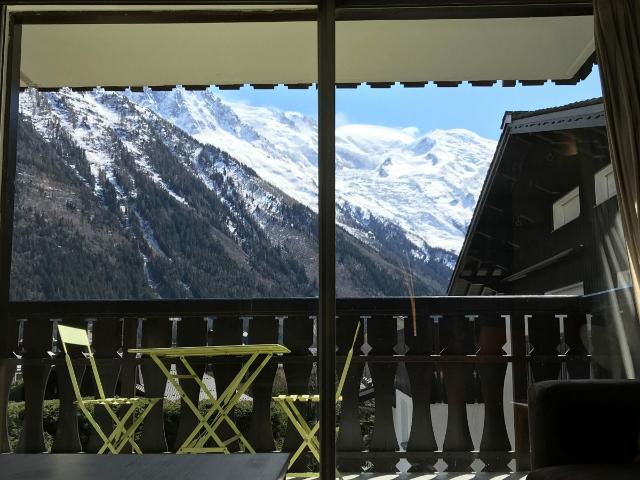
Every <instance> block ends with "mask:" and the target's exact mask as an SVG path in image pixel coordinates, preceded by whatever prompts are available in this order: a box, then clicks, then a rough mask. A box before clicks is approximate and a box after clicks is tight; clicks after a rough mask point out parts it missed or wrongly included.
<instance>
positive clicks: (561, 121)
mask: <svg viewBox="0 0 640 480" xmlns="http://www.w3.org/2000/svg"><path fill="white" fill-rule="evenodd" d="M590 127H605V113H604V104H603V99H602V97H600V98H592V99H588V100H583V101H580V102H574V103H569V104H566V105H561V106H557V107H550V108H543V109H540V110H534V111H507V112H506V113H505V115H504V119H503V124H502V134H501V136H500V140H499V141H498V146H497V148H496V151H495V154H494V157H493V160H492V161H491V165H490V166H489V170H488V172H487V177H486V178H485V181H484V185H483V187H482V191H481V193H480V196H479V198H478V203H477V205H476V208H475V210H474V213H473V217H472V219H471V223H470V225H469V229H468V230H467V234H466V236H465V239H464V243H463V246H462V249H461V250H460V255H459V256H458V260H457V262H456V266H455V268H454V272H453V275H452V276H451V279H450V281H449V286H448V294H449V295H457V294H459V292H458V288H459V285H458V281H459V277H460V275H461V273H462V271H463V270H464V268H465V264H466V261H467V255H468V252H469V248H470V245H471V243H472V241H473V239H474V236H475V235H476V229H477V226H478V223H479V221H480V218H481V217H482V215H483V213H484V211H485V206H486V200H487V198H488V196H489V194H490V193H491V191H492V189H493V188H495V177H496V175H497V174H498V171H499V168H500V166H501V164H502V163H503V161H505V158H506V157H508V155H509V154H510V153H511V152H510V142H509V140H510V138H511V137H512V136H515V135H521V134H526V133H529V134H539V135H541V134H544V133H553V132H560V131H563V130H573V129H578V128H590ZM538 140H540V141H541V137H538ZM565 253H567V254H570V253H573V252H565ZM511 273H513V272H511ZM481 293H482V292H477V294H481Z"/></svg>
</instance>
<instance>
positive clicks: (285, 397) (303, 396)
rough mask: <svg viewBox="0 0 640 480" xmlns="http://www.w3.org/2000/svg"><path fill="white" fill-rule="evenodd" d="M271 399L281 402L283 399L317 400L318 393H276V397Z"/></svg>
mask: <svg viewBox="0 0 640 480" xmlns="http://www.w3.org/2000/svg"><path fill="white" fill-rule="evenodd" d="M273 399H274V400H276V401H277V400H279V401H281V402H282V401H285V400H289V401H291V402H319V401H320V395H278V396H277V397H273Z"/></svg>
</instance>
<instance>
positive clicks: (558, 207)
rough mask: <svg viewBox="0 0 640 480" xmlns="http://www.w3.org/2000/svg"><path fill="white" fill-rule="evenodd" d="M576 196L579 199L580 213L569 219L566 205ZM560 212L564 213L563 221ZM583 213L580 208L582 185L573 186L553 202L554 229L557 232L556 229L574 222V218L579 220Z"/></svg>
mask: <svg viewBox="0 0 640 480" xmlns="http://www.w3.org/2000/svg"><path fill="white" fill-rule="evenodd" d="M575 198H577V200H578V214H577V215H576V216H575V217H572V218H570V219H569V220H567V219H566V215H565V210H564V207H565V205H567V204H568V203H569V202H571V201H572V200H574V199H575ZM560 214H562V220H561V221H560V220H558V218H559V215H560ZM581 214H582V212H581V209H580V186H579V185H578V186H576V187H575V188H572V189H571V190H569V191H568V192H567V193H565V194H564V195H563V196H562V197H560V198H559V199H557V200H556V201H555V202H553V206H552V216H553V229H552V231H553V232H555V231H556V230H559V229H560V228H562V227H564V226H565V225H568V224H569V223H571V222H573V221H574V220H577V219H578V218H580V215H581Z"/></svg>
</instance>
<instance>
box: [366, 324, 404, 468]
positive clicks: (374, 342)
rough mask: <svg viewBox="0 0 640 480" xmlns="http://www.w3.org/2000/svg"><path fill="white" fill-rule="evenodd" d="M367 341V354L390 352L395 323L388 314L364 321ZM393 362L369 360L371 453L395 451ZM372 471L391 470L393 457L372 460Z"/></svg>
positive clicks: (393, 343) (394, 369)
mask: <svg viewBox="0 0 640 480" xmlns="http://www.w3.org/2000/svg"><path fill="white" fill-rule="evenodd" d="M367 324H368V326H367V340H368V343H369V345H371V347H372V350H371V352H370V355H394V354H395V352H394V350H393V347H394V346H395V345H396V343H397V339H398V336H397V322H396V319H395V318H393V317H391V316H381V315H377V316H372V317H371V318H370V319H369V320H368V322H367ZM396 368H397V364H396V363H395V362H370V363H369V370H370V371H371V379H372V381H373V388H374V398H375V412H376V414H375V421H374V424H373V433H372V435H371V444H370V447H369V450H370V451H372V452H397V451H398V440H397V438H396V433H395V428H394V425H393V405H394V402H395V377H396ZM372 461H373V467H372V471H374V472H395V471H396V464H397V463H398V460H397V459H375V458H374V459H373V460H372Z"/></svg>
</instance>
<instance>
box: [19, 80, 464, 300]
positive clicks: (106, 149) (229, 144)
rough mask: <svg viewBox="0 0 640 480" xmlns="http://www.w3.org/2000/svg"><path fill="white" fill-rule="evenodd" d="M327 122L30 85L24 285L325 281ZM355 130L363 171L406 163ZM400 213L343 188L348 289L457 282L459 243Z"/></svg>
mask: <svg viewBox="0 0 640 480" xmlns="http://www.w3.org/2000/svg"><path fill="white" fill-rule="evenodd" d="M132 100H134V101H132ZM160 112H163V114H162V115H160V114H159V113H160ZM267 113H268V115H267ZM251 119H252V120H251ZM250 120H251V121H250ZM354 128H355V127H354ZM278 129H279V130H278ZM314 129H315V122H314V121H313V120H310V119H308V118H305V117H303V116H302V115H299V114H295V113H289V112H279V111H277V110H270V109H264V111H263V110H260V109H252V108H250V107H247V106H238V105H232V106H230V105H227V104H225V103H224V102H222V101H220V100H219V99H217V98H216V97H215V96H213V95H208V94H191V93H187V92H185V91H183V90H175V91H173V92H168V93H165V94H155V93H154V94H151V92H144V94H142V95H140V96H136V95H135V94H131V93H128V94H122V93H116V92H105V91H104V90H96V91H93V92H74V91H72V90H69V89H62V90H61V91H59V92H47V93H43V92H38V91H36V90H27V91H25V92H23V93H21V96H20V128H19V135H18V161H17V176H16V178H17V182H16V211H15V222H14V233H15V235H14V243H13V247H14V256H13V261H12V280H11V288H12V298H14V299H19V300H52V299H71V298H83V299H86V298H96V299H107V298H149V297H153V296H156V297H162V298H192V297H195V298H216V297H220V298H228V297H232V298H239V297H240V298H242V297H245V298H246V297H254V296H271V297H273V296H279V297H283V296H309V295H311V296H312V295H314V294H317V276H318V272H317V265H318V262H317V252H318V239H317V232H316V228H317V223H318V222H317V215H316V214H315V213H314V212H313V210H312V209H311V208H308V207H307V206H305V204H306V205H310V206H314V207H315V198H316V197H315V195H316V194H315V183H314V177H315V170H316V169H315V166H314V165H313V163H314V162H315V141H314V138H315V137H314V135H315V130H314ZM276 131H278V132H279V133H277V134H276V133H275V132H276ZM389 132H390V135H391V132H392V129H389ZM405 133H406V132H405ZM396 135H397V134H396ZM348 138H349V142H351V149H352V150H353V153H352V154H351V155H350V156H344V158H343V157H341V160H340V161H341V162H342V161H343V160H344V161H345V162H348V165H347V166H344V167H343V166H341V167H340V172H349V171H351V172H353V174H354V177H352V178H351V179H350V181H352V182H356V181H358V180H357V179H356V177H355V174H356V173H357V172H358V171H360V172H362V175H363V176H362V178H363V179H364V178H365V177H366V176H367V175H371V176H373V178H372V179H371V181H372V182H373V181H376V178H378V177H379V178H381V179H388V178H389V176H390V175H395V176H396V177H399V176H401V174H402V172H400V171H395V170H394V168H392V167H394V165H393V164H392V163H390V162H387V163H386V164H385V165H382V164H380V165H377V166H376V167H375V168H374V169H371V167H369V168H365V166H364V163H365V161H366V160H367V159H368V157H367V155H366V154H364V153H361V152H360V153H359V152H358V150H357V148H360V150H362V149H364V148H365V147H364V146H360V147H357V145H358V141H356V140H357V137H356V135H355V134H351V135H350V136H348ZM360 143H362V144H364V143H365V141H364V139H363V138H362V139H361V140H360ZM398 145H400V143H398ZM356 147H357V148H356ZM370 148H371V149H373V147H370ZM376 148H379V149H380V152H382V151H383V147H382V146H378V147H376ZM398 148H400V147H398ZM405 150H406V149H405ZM371 151H373V150H371ZM346 158H348V160H345V159H346ZM393 158H396V157H393ZM398 158H399V157H398ZM403 161H406V160H403ZM382 163H384V162H382ZM374 164H375V161H374V162H373V163H371V165H374ZM384 168H388V169H389V172H383V173H382V175H380V173H381V172H382V170H381V169H384ZM385 175H387V176H386V177H385ZM345 178H347V177H345ZM383 181H384V180H383ZM362 182H363V183H364V180H362ZM387 184H389V183H387ZM368 188H372V187H368ZM354 189H355V187H354ZM341 195H342V196H343V197H344V198H347V199H349V198H350V197H348V196H347V195H346V192H344V193H341ZM365 207H366V205H365ZM367 208H368V207H367ZM376 208H377V207H376ZM416 210H419V209H417V208H416ZM386 215H387V214H386V213H385V212H384V210H382V209H380V212H375V211H372V210H368V209H365V208H363V207H360V206H359V205H358V200H357V199H356V201H354V202H353V203H351V201H350V200H348V201H345V200H341V203H340V205H339V219H340V228H338V229H337V265H336V272H337V273H336V277H337V287H338V295H340V296H380V295H407V294H416V295H429V294H442V293H444V288H445V287H446V282H447V281H448V278H449V276H450V274H451V266H452V263H453V261H454V260H455V256H454V255H453V254H452V253H451V252H449V251H446V250H443V249H440V248H436V247H432V246H429V245H427V244H425V243H424V242H423V241H422V239H421V237H420V236H415V235H412V234H409V233H407V231H406V230H405V229H404V228H403V226H402V225H401V224H400V222H396V221H391V217H390V216H389V217H387V216H386ZM87 280H89V281H87Z"/></svg>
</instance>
